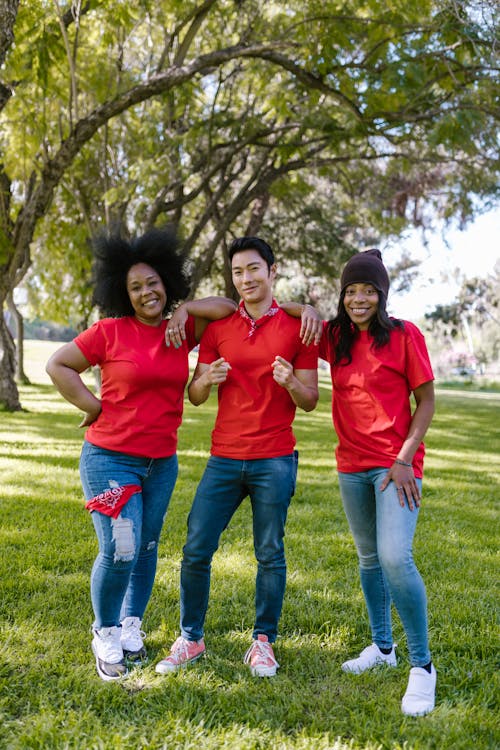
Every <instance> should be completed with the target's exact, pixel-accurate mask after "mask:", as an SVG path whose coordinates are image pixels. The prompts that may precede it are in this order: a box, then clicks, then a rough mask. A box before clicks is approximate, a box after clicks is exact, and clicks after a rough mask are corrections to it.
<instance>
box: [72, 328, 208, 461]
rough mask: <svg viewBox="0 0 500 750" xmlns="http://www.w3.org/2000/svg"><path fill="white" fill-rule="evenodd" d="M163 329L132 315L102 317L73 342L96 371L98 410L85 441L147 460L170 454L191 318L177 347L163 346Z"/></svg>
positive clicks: (177, 420) (189, 345) (193, 342)
mask: <svg viewBox="0 0 500 750" xmlns="http://www.w3.org/2000/svg"><path fill="white" fill-rule="evenodd" d="M166 326H167V321H163V322H162V323H161V325H159V326H149V325H146V324H145V323H141V322H140V321H139V320H137V318H135V317H132V316H127V317H124V318H104V319H103V320H100V321H98V322H97V323H95V324H94V325H93V326H91V327H90V328H88V329H87V330H86V331H84V332H83V333H81V334H80V335H79V336H77V337H76V338H75V344H76V345H77V346H78V348H79V349H80V350H81V352H82V354H83V355H84V356H85V357H86V358H87V359H88V361H89V362H90V364H91V365H99V366H100V368H101V380H102V386H101V402H102V411H101V413H100V414H99V417H98V418H97V419H96V421H95V422H94V423H93V424H91V425H90V427H89V428H88V430H87V433H86V435H85V437H86V439H87V440H88V441H89V442H90V443H93V444H94V445H98V446H99V447H101V448H107V449H108V450H112V451H119V452H120V453H127V454H129V455H131V456H144V457H147V458H163V457H166V456H172V455H173V454H174V453H175V451H176V449H177V429H178V427H179V425H180V423H181V421H182V410H183V406H184V389H185V386H186V382H187V379H188V375H189V366H188V353H189V351H190V349H192V348H193V347H194V346H196V339H195V335H194V318H192V317H191V316H190V317H189V319H188V321H187V324H186V336H187V339H186V341H184V342H183V343H182V346H180V347H179V348H178V349H175V347H174V346H169V347H167V345H166V344H165V328H166Z"/></svg>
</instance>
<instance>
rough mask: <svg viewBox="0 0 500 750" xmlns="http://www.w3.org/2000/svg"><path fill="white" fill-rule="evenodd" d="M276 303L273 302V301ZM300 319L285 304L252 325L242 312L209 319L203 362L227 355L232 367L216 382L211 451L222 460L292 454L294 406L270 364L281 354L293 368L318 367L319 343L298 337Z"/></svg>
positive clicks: (202, 340) (204, 335)
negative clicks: (283, 308) (214, 417)
mask: <svg viewBox="0 0 500 750" xmlns="http://www.w3.org/2000/svg"><path fill="white" fill-rule="evenodd" d="M275 304H276V303H274V305H275ZM299 333H300V320H298V319H296V318H292V317H290V316H289V315H287V314H286V313H285V312H284V311H283V310H282V309H281V308H278V309H277V311H276V314H274V315H271V316H264V317H263V318H260V319H259V320H258V321H256V324H254V325H253V326H251V324H250V321H248V320H245V319H244V318H243V317H242V316H241V314H240V312H239V310H238V311H236V312H235V313H233V315H231V316H229V317H227V318H224V319H222V320H217V321H214V322H213V323H209V325H208V326H207V328H206V329H205V332H204V334H203V336H202V339H201V343H200V353H199V362H202V363H204V364H210V363H211V362H213V361H214V360H216V359H219V357H224V358H225V359H226V360H227V362H229V364H230V365H231V369H230V370H229V372H228V376H227V380H226V382H225V383H221V385H219V386H218V398H219V409H218V413H217V418H216V421H215V427H214V430H213V432H212V448H211V453H212V455H214V456H221V457H223V458H236V459H252V458H274V457H276V456H285V455H287V454H289V453H292V452H293V449H294V446H295V442H296V440H295V435H294V434H293V430H292V422H293V419H294V416H295V410H296V406H295V404H294V402H293V401H292V399H291V397H290V395H289V393H288V391H287V390H286V389H285V388H283V387H282V386H280V385H278V383H276V382H275V381H274V379H273V368H272V363H273V362H274V359H275V357H276V356H281V357H283V358H284V359H286V360H287V361H288V362H290V363H291V364H293V367H294V369H295V370H297V369H298V370H315V369H316V367H317V363H318V347H317V346H309V347H307V346H304V344H303V343H302V342H301V340H300V336H299Z"/></svg>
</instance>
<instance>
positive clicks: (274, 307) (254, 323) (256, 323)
mask: <svg viewBox="0 0 500 750" xmlns="http://www.w3.org/2000/svg"><path fill="white" fill-rule="evenodd" d="M279 309H280V308H279V305H278V303H277V302H276V300H275V299H273V301H272V303H271V307H270V308H269V310H268V311H267V312H266V313H264V315H263V316H262V317H261V318H259V319H258V320H254V319H253V318H251V317H250V315H249V314H248V313H247V311H246V310H245V303H244V302H243V300H241V302H240V306H239V307H238V310H239V313H240V315H241V317H242V318H243V320H245V321H246V322H247V323H248V326H249V328H250V330H249V332H248V336H245V340H246V339H249V338H250V337H251V336H253V335H254V333H255V331H256V330H257V328H260V327H261V326H263V325H264V323H265V322H266V320H269V318H272V317H273V316H274V315H276V313H277V312H278V310H279Z"/></svg>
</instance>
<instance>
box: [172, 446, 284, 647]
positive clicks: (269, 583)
mask: <svg viewBox="0 0 500 750" xmlns="http://www.w3.org/2000/svg"><path fill="white" fill-rule="evenodd" d="M297 461H298V454H297V453H296V452H295V453H291V454H289V455H286V456H280V457H278V458H262V459H253V460H245V461H241V460H237V459H232V458H220V457H218V456H210V458H209V460H208V463H207V466H206V468H205V472H204V474H203V476H202V478H201V481H200V484H199V485H198V489H197V491H196V495H195V498H194V501H193V505H192V508H191V511H190V513H189V518H188V533H187V540H186V544H185V546H184V556H183V560H182V566H181V633H182V636H183V637H184V638H187V639H188V640H191V641H197V640H199V639H200V638H202V637H203V630H204V623H205V615H206V612H207V608H208V598H209V592H210V569H211V562H212V557H213V555H214V553H215V551H216V549H217V547H218V546H219V539H220V536H221V534H222V532H223V531H224V529H225V528H226V527H227V525H228V524H229V521H230V520H231V518H232V517H233V515H234V513H235V511H236V510H237V508H238V507H239V505H240V504H241V502H242V501H243V499H244V498H245V497H246V496H247V495H249V496H250V502H251V505H252V515H253V539H254V550H255V556H256V558H257V577H256V588H255V610H256V611H255V623H254V630H253V637H254V638H257V636H258V635H259V634H264V635H267V637H268V639H269V642H270V643H273V642H274V641H275V640H276V636H277V632H278V621H279V618H280V615H281V608H282V605H283V597H284V594H285V586H286V561H285V547H284V542H283V537H284V535H285V523H286V517H287V513H288V506H289V505H290V500H291V498H292V496H293V494H294V492H295V482H296V477H297Z"/></svg>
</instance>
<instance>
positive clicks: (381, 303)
mask: <svg viewBox="0 0 500 750" xmlns="http://www.w3.org/2000/svg"><path fill="white" fill-rule="evenodd" d="M345 293H346V290H345V289H343V290H342V292H341V294H340V298H339V305H338V308H337V315H336V316H335V317H334V318H333V319H332V320H330V321H328V335H329V336H332V337H333V339H334V341H335V361H334V363H333V364H335V365H349V364H350V363H351V362H352V355H351V349H352V345H353V344H354V342H355V340H356V339H357V337H358V335H359V328H358V327H357V325H356V324H355V323H353V322H352V320H351V319H350V317H349V315H348V314H347V311H346V309H345V307H344V297H345ZM395 328H404V323H403V321H402V320H399V319H398V318H390V317H389V316H388V314H387V310H386V297H385V294H384V293H383V292H381V291H380V290H378V306H377V314H376V315H374V316H373V318H372V319H371V321H370V325H369V326H368V333H369V334H370V336H371V337H372V339H373V341H372V346H373V348H375V349H380V348H381V347H383V346H386V344H388V343H389V339H390V336H391V331H392V330H394V329H395Z"/></svg>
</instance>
